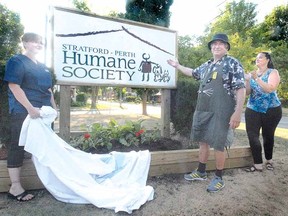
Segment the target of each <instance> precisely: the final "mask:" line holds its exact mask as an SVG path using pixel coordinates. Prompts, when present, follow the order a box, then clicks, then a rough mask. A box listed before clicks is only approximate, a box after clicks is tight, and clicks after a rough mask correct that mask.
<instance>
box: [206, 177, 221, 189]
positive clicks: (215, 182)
mask: <svg viewBox="0 0 288 216" xmlns="http://www.w3.org/2000/svg"><path fill="white" fill-rule="evenodd" d="M224 187H225V184H224V181H223V180H222V179H221V178H220V177H218V176H215V177H214V178H213V179H212V181H211V182H210V184H209V186H208V188H207V191H208V192H218V191H219V190H221V189H222V188H224Z"/></svg>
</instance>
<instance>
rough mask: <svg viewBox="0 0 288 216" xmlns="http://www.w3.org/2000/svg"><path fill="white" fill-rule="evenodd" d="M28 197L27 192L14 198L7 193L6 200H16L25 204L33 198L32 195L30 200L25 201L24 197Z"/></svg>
mask: <svg viewBox="0 0 288 216" xmlns="http://www.w3.org/2000/svg"><path fill="white" fill-rule="evenodd" d="M27 195H29V193H28V192H27V191H24V192H23V193H21V194H19V195H16V196H14V195H13V194H11V193H10V192H8V194H7V197H8V199H13V200H17V201H19V202H27V201H30V200H32V199H34V196H33V195H32V194H31V195H32V197H31V198H30V199H25V197H26V196H27Z"/></svg>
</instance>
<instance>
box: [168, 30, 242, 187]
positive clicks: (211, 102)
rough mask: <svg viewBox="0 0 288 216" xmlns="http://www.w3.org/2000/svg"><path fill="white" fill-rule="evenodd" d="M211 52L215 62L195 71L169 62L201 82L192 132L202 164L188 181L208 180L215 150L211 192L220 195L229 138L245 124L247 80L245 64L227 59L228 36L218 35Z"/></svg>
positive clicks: (188, 175)
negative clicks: (242, 121)
mask: <svg viewBox="0 0 288 216" xmlns="http://www.w3.org/2000/svg"><path fill="white" fill-rule="evenodd" d="M208 48H209V49H210V50H211V53H212V55H213V58H212V59H211V60H208V61H207V62H205V63H204V64H202V65H200V66H199V67H197V68H195V69H191V68H188V67H184V66H182V65H181V64H179V62H178V61H177V60H176V61H175V60H171V59H170V60H168V61H167V62H168V64H169V65H171V66H172V67H174V68H176V69H177V70H180V71H181V72H182V73H183V74H185V75H187V76H193V77H194V78H195V79H196V80H199V81H200V87H199V90H198V99H197V105H196V109H195V112H194V115H193V123H192V131H191V139H192V140H193V141H195V142H198V143H199V146H200V147H199V164H198V168H197V169H196V170H194V171H192V172H191V173H188V174H185V175H184V178H185V179H186V180H189V181H197V180H198V181H202V180H206V179H207V173H206V164H207V161H208V157H209V153H210V147H211V148H214V154H215V163H216V164H215V165H216V171H215V176H214V177H213V179H212V180H211V182H210V184H209V186H208V188H207V191H208V192H217V191H219V190H221V189H222V188H223V187H224V186H225V183H224V181H223V179H222V173H223V169H224V164H225V151H224V148H225V146H227V143H228V140H231V139H228V137H229V136H231V134H232V136H233V130H234V129H235V128H237V127H238V126H239V124H240V121H241V114H242V109H243V105H244V102H245V79H244V70H243V67H242V65H241V63H240V62H239V61H238V60H237V59H235V58H234V57H231V56H229V55H227V52H228V51H229V50H230V43H229V41H228V36H227V35H226V34H222V33H219V34H215V35H214V36H213V38H212V40H211V41H210V42H209V43H208ZM230 144H231V143H230ZM228 145H229V143H228Z"/></svg>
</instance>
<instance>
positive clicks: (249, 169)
mask: <svg viewBox="0 0 288 216" xmlns="http://www.w3.org/2000/svg"><path fill="white" fill-rule="evenodd" d="M245 171H246V172H255V171H257V172H262V169H257V168H256V167H255V166H254V165H253V166H251V167H248V168H246V169H245Z"/></svg>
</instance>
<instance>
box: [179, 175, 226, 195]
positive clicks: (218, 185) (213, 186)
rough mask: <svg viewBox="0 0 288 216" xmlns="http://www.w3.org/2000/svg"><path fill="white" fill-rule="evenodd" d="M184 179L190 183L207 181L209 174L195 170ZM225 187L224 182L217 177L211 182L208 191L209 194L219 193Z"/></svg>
mask: <svg viewBox="0 0 288 216" xmlns="http://www.w3.org/2000/svg"><path fill="white" fill-rule="evenodd" d="M184 178H185V179H186V180H188V181H204V180H207V173H206V172H204V173H201V172H199V171H198V170H194V171H193V172H191V173H188V174H185V175H184ZM224 187H225V183H224V181H223V180H222V179H221V178H220V177H218V176H215V177H214V178H213V179H212V180H211V182H210V184H209V186H208V188H207V191H208V192H218V191H219V190H221V189H222V188H224Z"/></svg>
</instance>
